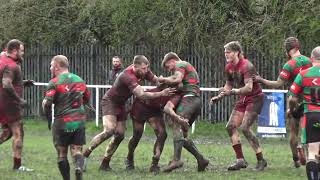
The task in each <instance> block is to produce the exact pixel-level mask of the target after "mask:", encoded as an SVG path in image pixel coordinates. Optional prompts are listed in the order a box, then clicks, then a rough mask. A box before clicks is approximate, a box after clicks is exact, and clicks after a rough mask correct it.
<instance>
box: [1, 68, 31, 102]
mask: <svg viewBox="0 0 320 180" xmlns="http://www.w3.org/2000/svg"><path fill="white" fill-rule="evenodd" d="M13 79H14V71H13V69H12V68H10V67H9V66H6V67H5V68H4V72H3V77H2V87H3V89H4V90H5V92H6V93H7V94H8V96H10V97H12V98H13V99H14V100H15V101H17V102H19V103H20V104H21V105H25V104H26V101H25V100H24V99H22V98H21V97H20V96H19V95H18V94H17V92H16V91H15V89H14V87H13V84H12V81H13Z"/></svg>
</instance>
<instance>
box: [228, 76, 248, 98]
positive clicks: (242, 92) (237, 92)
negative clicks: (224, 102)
mask: <svg viewBox="0 0 320 180" xmlns="http://www.w3.org/2000/svg"><path fill="white" fill-rule="evenodd" d="M244 83H245V85H244V86H243V87H242V88H239V89H232V90H231V91H229V92H230V93H227V92H228V91H225V94H226V95H231V94H235V95H248V94H250V93H251V92H252V88H253V80H252V78H248V79H245V80H244Z"/></svg>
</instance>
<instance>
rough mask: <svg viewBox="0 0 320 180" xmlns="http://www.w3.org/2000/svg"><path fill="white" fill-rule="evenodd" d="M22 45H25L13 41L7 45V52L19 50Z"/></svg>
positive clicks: (16, 40)
mask: <svg viewBox="0 0 320 180" xmlns="http://www.w3.org/2000/svg"><path fill="white" fill-rule="evenodd" d="M20 45H23V43H22V42H21V41H20V40H18V39H12V40H10V41H9V42H8V43H7V52H8V53H11V52H12V51H13V50H14V49H15V50H19V49H20Z"/></svg>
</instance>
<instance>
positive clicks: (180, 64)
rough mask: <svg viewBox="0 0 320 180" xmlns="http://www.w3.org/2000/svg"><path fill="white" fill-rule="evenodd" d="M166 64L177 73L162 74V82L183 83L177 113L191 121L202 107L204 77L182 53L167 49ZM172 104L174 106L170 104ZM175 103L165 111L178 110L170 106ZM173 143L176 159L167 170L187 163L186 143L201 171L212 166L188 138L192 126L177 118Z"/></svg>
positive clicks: (174, 125)
mask: <svg viewBox="0 0 320 180" xmlns="http://www.w3.org/2000/svg"><path fill="white" fill-rule="evenodd" d="M162 67H163V68H165V69H166V70H167V71H171V72H174V75H172V76H169V77H162V76H160V77H159V78H158V80H159V82H161V83H166V84H171V85H172V84H175V85H178V84H180V83H182V84H183V87H182V98H181V101H180V103H179V104H178V106H177V108H176V114H177V115H179V116H181V117H183V118H185V119H186V121H188V123H189V125H192V123H193V122H194V121H195V120H196V118H197V117H198V115H199V114H200V110H201V98H200V87H199V84H200V80H199V76H198V73H197V71H196V69H195V68H194V67H193V66H192V65H191V64H190V63H188V62H186V61H182V60H181V59H180V58H179V56H178V55H177V54H176V53H174V52H169V53H167V54H166V55H165V56H164V58H163V61H162ZM169 107H171V108H169ZM172 107H174V105H173V104H172V103H171V102H170V101H169V102H168V103H167V104H166V106H165V107H164V111H165V112H166V113H167V114H170V113H171V114H173V113H174V112H173V111H172V110H171V111H170V110H169V109H173V108H172ZM172 128H173V130H172V131H173V143H174V159H173V160H172V161H170V163H169V165H168V166H167V167H165V169H164V170H163V171H164V172H171V171H172V170H174V169H177V168H180V167H182V166H183V162H182V161H181V151H182V147H184V148H185V149H186V150H187V151H189V152H190V153H191V154H192V155H193V156H194V157H195V158H196V159H197V163H198V171H204V170H205V168H206V167H207V166H208V164H209V161H208V160H207V159H206V158H204V157H203V155H202V154H201V153H200V152H199V150H198V149H197V147H196V146H195V144H194V143H193V141H192V140H191V139H189V138H188V130H189V128H188V127H181V125H180V124H179V123H178V122H177V121H173V127H172Z"/></svg>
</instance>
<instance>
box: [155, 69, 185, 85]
mask: <svg viewBox="0 0 320 180" xmlns="http://www.w3.org/2000/svg"><path fill="white" fill-rule="evenodd" d="M183 76H184V74H183V73H182V72H181V71H175V72H174V74H173V75H172V76H169V77H162V76H160V77H159V78H158V80H159V82H160V83H166V84H179V83H181V82H182V79H183Z"/></svg>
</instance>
